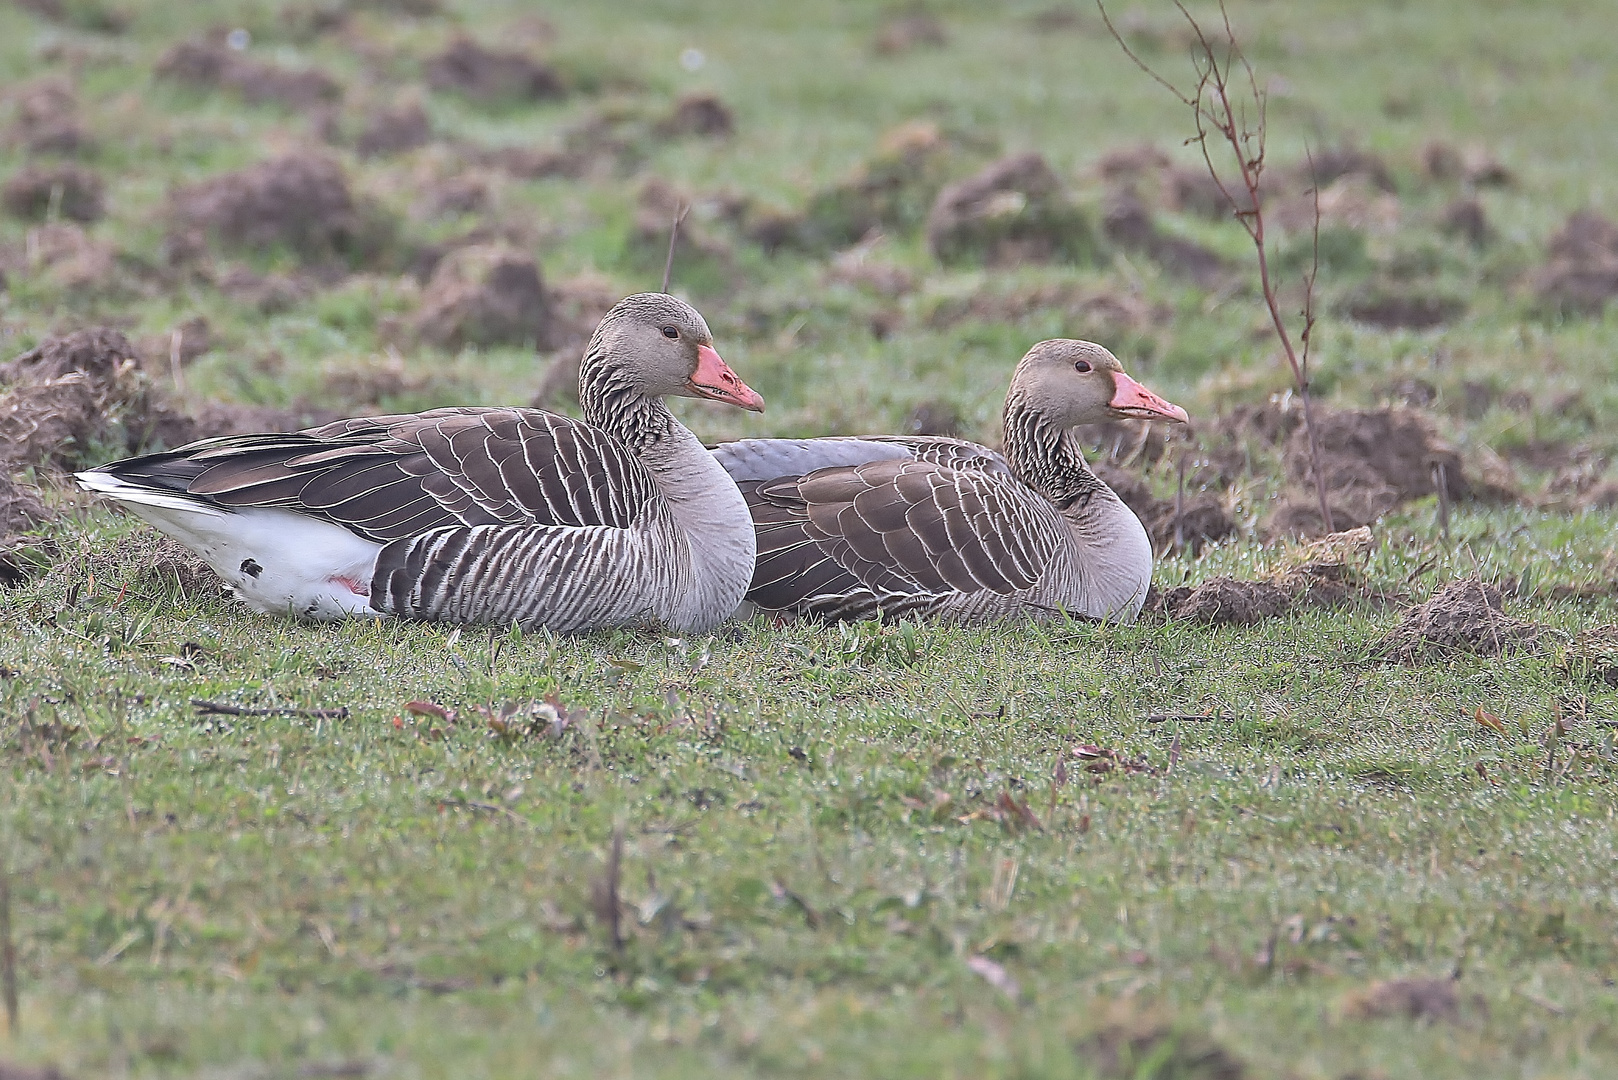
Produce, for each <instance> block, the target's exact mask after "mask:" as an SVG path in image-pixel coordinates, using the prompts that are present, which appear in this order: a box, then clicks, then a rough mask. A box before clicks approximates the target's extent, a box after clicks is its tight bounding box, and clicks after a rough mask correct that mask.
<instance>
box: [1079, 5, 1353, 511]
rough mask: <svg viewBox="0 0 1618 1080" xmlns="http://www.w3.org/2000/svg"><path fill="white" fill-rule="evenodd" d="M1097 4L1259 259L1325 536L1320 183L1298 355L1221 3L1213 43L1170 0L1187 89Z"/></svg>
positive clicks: (1254, 103) (1250, 76) (1262, 100)
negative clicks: (1187, 56) (1314, 368)
mask: <svg viewBox="0 0 1618 1080" xmlns="http://www.w3.org/2000/svg"><path fill="white" fill-rule="evenodd" d="M1096 6H1097V7H1098V8H1099V9H1100V10H1101V18H1102V21H1103V22H1104V23H1106V26H1107V31H1108V33H1110V34H1111V35H1112V38H1113V40H1114V41H1116V42H1117V43H1118V47H1119V48H1121V49H1122V50H1123V51H1124V55H1126V56H1128V57H1129V59H1130V60H1132V61H1133V62H1134V64H1135V66H1136V67H1138V68H1140V69H1141V70H1142V71H1143V72H1145V73H1146V74H1147V75H1148V76H1150V77H1151V78H1152V79H1153V80H1154V81H1155V82H1157V83H1158V84H1159V85H1160V86H1162V87H1163V88H1164V89H1166V90H1168V91H1169V93H1171V94H1173V95H1174V96H1175V97H1176V98H1177V99H1179V101H1180V102H1181V103H1182V104H1184V105H1185V106H1186V107H1187V108H1188V109H1190V110H1191V117H1192V122H1193V123H1194V124H1195V125H1196V134H1195V135H1194V136H1192V137H1191V138H1190V139H1188V140H1186V141H1187V142H1191V143H1195V144H1196V145H1197V148H1198V149H1199V150H1200V151H1201V152H1202V162H1203V165H1204V166H1205V167H1206V168H1207V170H1208V175H1209V177H1210V178H1212V180H1213V182H1214V184H1215V186H1217V187H1218V188H1219V193H1220V195H1222V196H1223V197H1224V199H1225V202H1226V203H1227V204H1228V205H1229V206H1230V208H1231V212H1232V215H1233V216H1234V217H1235V218H1236V220H1237V221H1238V222H1239V223H1240V224H1241V226H1242V228H1243V229H1244V230H1245V231H1246V232H1247V236H1248V239H1250V240H1251V241H1252V242H1253V250H1254V252H1255V253H1256V254H1257V256H1258V276H1259V286H1260V290H1261V292H1262V293H1263V295H1264V304H1265V307H1266V308H1268V309H1269V313H1270V323H1271V325H1272V326H1273V327H1274V328H1275V336H1276V338H1277V340H1278V341H1279V342H1280V343H1281V351H1282V353H1283V354H1284V355H1285V357H1286V361H1287V367H1288V368H1289V369H1290V370H1291V373H1292V384H1293V387H1294V389H1295V390H1296V391H1297V394H1298V397H1299V399H1300V400H1301V401H1302V402H1303V425H1304V430H1305V433H1306V434H1307V436H1308V440H1309V458H1310V464H1311V466H1312V467H1313V471H1314V474H1315V495H1316V497H1317V498H1318V499H1319V501H1320V517H1321V522H1322V524H1324V525H1325V527H1326V531H1327V532H1332V531H1334V523H1333V522H1332V515H1331V505H1330V503H1329V502H1328V500H1327V498H1326V479H1325V475H1324V473H1323V472H1322V470H1321V467H1320V446H1319V442H1318V440H1317V438H1316V435H1315V424H1314V407H1313V402H1312V399H1311V396H1310V393H1309V339H1310V336H1311V332H1312V331H1313V329H1314V290H1315V275H1316V274H1317V273H1318V271H1319V268H1320V193H1319V190H1318V188H1319V185H1318V184H1316V185H1315V187H1316V191H1315V193H1314V197H1315V208H1314V212H1315V219H1314V228H1315V236H1314V245H1315V247H1314V266H1313V267H1312V268H1311V270H1310V272H1309V273H1308V275H1306V276H1305V278H1304V308H1303V313H1302V314H1303V320H1304V325H1303V333H1302V335H1301V343H1302V345H1303V349H1302V351H1301V353H1300V351H1299V350H1298V349H1297V348H1296V347H1295V346H1294V345H1293V341H1292V334H1291V332H1290V331H1289V330H1288V328H1287V321H1286V318H1285V317H1284V316H1283V315H1282V314H1281V300H1280V296H1279V293H1278V291H1277V289H1276V285H1275V279H1274V277H1273V275H1272V274H1271V273H1270V261H1269V250H1268V241H1267V238H1266V236H1265V221H1264V199H1263V195H1262V193H1261V191H1260V185H1259V180H1260V178H1261V177H1262V176H1263V173H1264V165H1265V148H1266V147H1265V140H1266V138H1267V135H1268V125H1267V119H1268V114H1267V108H1268V106H1267V99H1266V96H1265V94H1264V92H1263V91H1262V90H1260V89H1259V86H1258V76H1257V74H1256V73H1255V72H1254V71H1253V65H1252V64H1250V63H1249V62H1248V60H1247V56H1246V55H1245V54H1244V53H1243V52H1242V47H1241V43H1240V42H1239V41H1237V39H1236V31H1235V30H1234V29H1233V28H1232V27H1231V25H1230V13H1229V12H1228V11H1226V10H1225V4H1224V0H1220V3H1219V15H1220V22H1221V30H1222V31H1223V40H1221V41H1218V42H1217V43H1216V42H1215V41H1213V40H1210V38H1209V37H1208V34H1207V32H1206V31H1204V29H1203V27H1202V24H1201V23H1199V22H1198V21H1197V19H1196V18H1195V16H1193V15H1192V14H1191V12H1189V11H1188V10H1186V7H1185V5H1184V3H1182V2H1181V0H1174V6H1175V8H1176V9H1177V10H1178V11H1179V12H1180V15H1181V16H1182V17H1183V18H1184V19H1185V21H1186V23H1187V24H1188V25H1189V26H1190V27H1191V31H1192V33H1193V34H1194V35H1195V36H1196V44H1195V45H1194V46H1193V47H1192V50H1191V63H1192V67H1193V69H1194V70H1195V71H1196V76H1197V78H1196V83H1195V85H1194V86H1193V87H1192V89H1191V90H1189V91H1186V90H1182V89H1180V88H1179V87H1178V86H1176V85H1174V84H1173V83H1172V82H1170V81H1169V80H1168V79H1166V78H1164V77H1163V76H1162V75H1161V74H1159V73H1158V72H1157V71H1155V70H1153V69H1152V67H1151V65H1149V64H1147V63H1146V61H1144V60H1142V59H1141V58H1140V56H1139V55H1138V54H1136V52H1135V51H1134V50H1133V49H1131V48H1130V47H1129V42H1128V41H1126V40H1125V39H1124V36H1123V35H1122V34H1121V33H1119V32H1118V28H1117V27H1116V26H1114V25H1113V23H1112V17H1111V16H1110V15H1109V14H1108V13H1107V7H1106V4H1105V3H1104V2H1103V0H1096ZM1238 68H1239V69H1240V75H1239V76H1238V77H1239V78H1241V79H1242V81H1244V82H1245V83H1246V84H1247V85H1246V88H1245V90H1240V91H1237V95H1238V96H1239V97H1240V99H1241V100H1240V102H1239V103H1238V102H1237V101H1236V100H1235V99H1233V97H1232V77H1233V75H1236V73H1237V69H1238ZM1210 136H1212V137H1213V142H1214V143H1219V142H1223V143H1224V144H1225V145H1226V146H1227V147H1228V148H1229V150H1230V153H1231V156H1232V157H1233V159H1234V161H1235V171H1236V175H1235V176H1234V177H1232V176H1230V173H1229V171H1228V169H1226V170H1221V168H1220V167H1219V166H1218V165H1217V164H1216V163H1215V162H1214V150H1213V146H1212V145H1210ZM1313 172H1314V160H1313V158H1312V157H1311V158H1310V173H1311V176H1312V175H1313ZM1233 189H1235V191H1240V192H1242V193H1243V196H1244V198H1243V197H1238V195H1237V194H1236V193H1235V191H1233ZM1244 199H1245V201H1244Z"/></svg>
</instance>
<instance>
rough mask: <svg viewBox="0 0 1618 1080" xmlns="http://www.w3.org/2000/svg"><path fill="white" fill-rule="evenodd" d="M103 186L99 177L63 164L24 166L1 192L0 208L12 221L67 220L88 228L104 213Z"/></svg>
mask: <svg viewBox="0 0 1618 1080" xmlns="http://www.w3.org/2000/svg"><path fill="white" fill-rule="evenodd" d="M105 196H106V185H105V184H104V183H103V182H102V180H101V177H100V176H98V175H97V174H95V173H94V172H91V171H90V170H89V169H86V168H84V167H83V166H82V165H73V164H69V163H66V162H63V163H61V164H56V165H25V166H23V167H22V168H21V169H18V170H17V171H16V172H15V173H13V174H12V175H11V178H10V179H9V180H7V181H6V186H5V188H4V189H3V190H0V204H3V205H4V206H5V208H6V213H8V214H10V215H12V216H13V217H19V218H23V219H25V220H30V221H46V220H53V219H55V218H59V217H60V218H67V219H69V220H72V221H79V222H84V223H86V224H88V223H89V222H92V221H99V220H100V218H101V215H102V213H103V212H104V211H105V209H106V207H105Z"/></svg>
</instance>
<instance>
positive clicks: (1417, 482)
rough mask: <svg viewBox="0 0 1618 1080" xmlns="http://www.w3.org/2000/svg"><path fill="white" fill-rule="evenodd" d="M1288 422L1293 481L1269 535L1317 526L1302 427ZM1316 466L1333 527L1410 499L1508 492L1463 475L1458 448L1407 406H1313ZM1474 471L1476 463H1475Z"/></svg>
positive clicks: (1361, 521) (1367, 519) (1362, 520)
mask: <svg viewBox="0 0 1618 1080" xmlns="http://www.w3.org/2000/svg"><path fill="white" fill-rule="evenodd" d="M1294 425H1295V426H1293V427H1292V429H1291V433H1290V435H1288V437H1287V440H1286V444H1285V457H1286V468H1287V475H1288V477H1289V478H1290V479H1291V480H1292V482H1293V483H1294V484H1295V485H1296V490H1295V492H1294V493H1293V494H1291V495H1289V496H1287V497H1285V498H1283V500H1282V501H1281V502H1280V503H1279V504H1278V505H1277V507H1276V509H1275V511H1274V512H1273V513H1272V515H1271V518H1270V521H1269V523H1268V525H1267V531H1268V532H1270V533H1271V534H1282V533H1309V532H1318V531H1320V522H1319V517H1318V509H1317V508H1316V506H1315V505H1314V504H1315V501H1316V500H1315V499H1314V497H1313V492H1314V471H1313V467H1312V464H1311V457H1310V453H1309V438H1308V433H1307V432H1306V431H1305V430H1304V427H1303V425H1302V423H1301V422H1298V421H1297V420H1294ZM1315 434H1316V438H1317V440H1318V442H1319V444H1320V455H1321V463H1322V473H1323V475H1324V477H1325V481H1326V491H1327V501H1328V502H1329V503H1330V504H1331V507H1332V523H1333V524H1334V525H1335V526H1336V527H1337V528H1339V529H1345V528H1352V527H1354V526H1359V525H1369V524H1370V523H1371V522H1373V521H1375V520H1376V519H1377V518H1378V517H1380V516H1381V515H1383V514H1385V513H1387V512H1388V511H1389V510H1392V509H1393V508H1394V507H1396V506H1398V505H1399V504H1401V503H1404V502H1407V501H1409V500H1411V499H1419V498H1422V497H1423V496H1427V495H1433V494H1436V493H1437V492H1438V491H1439V489H1440V485H1442V488H1443V492H1444V495H1445V497H1446V498H1448V499H1449V500H1451V501H1458V500H1461V499H1465V498H1468V497H1478V498H1487V499H1502V498H1513V497H1515V495H1516V493H1515V492H1514V491H1510V490H1502V489H1501V483H1503V482H1504V481H1503V480H1502V481H1500V482H1485V478H1484V477H1483V476H1481V475H1480V476H1477V477H1473V476H1469V475H1468V470H1467V469H1466V467H1465V465H1464V464H1463V462H1462V459H1461V455H1460V453H1459V452H1458V451H1457V450H1456V449H1455V448H1454V447H1453V446H1452V445H1450V444H1449V442H1448V441H1446V440H1445V439H1444V438H1443V436H1442V435H1440V434H1439V432H1438V429H1437V426H1436V425H1435V424H1434V423H1433V421H1432V419H1431V418H1430V417H1428V416H1427V415H1426V414H1425V413H1420V412H1417V411H1416V410H1414V409H1404V408H1397V407H1394V408H1386V409H1326V408H1321V407H1319V406H1317V407H1316V409H1315ZM1479 471H1480V472H1481V470H1479Z"/></svg>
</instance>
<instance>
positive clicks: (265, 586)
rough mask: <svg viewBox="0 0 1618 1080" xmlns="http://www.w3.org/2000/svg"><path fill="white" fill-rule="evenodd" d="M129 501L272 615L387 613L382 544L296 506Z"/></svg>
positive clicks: (241, 595) (329, 616)
mask: <svg viewBox="0 0 1618 1080" xmlns="http://www.w3.org/2000/svg"><path fill="white" fill-rule="evenodd" d="M124 505H125V506H126V507H127V508H128V509H129V510H130V511H131V512H132V513H134V514H137V515H139V516H140V517H141V518H143V519H144V520H146V521H149V522H151V524H153V525H154V526H156V527H157V528H158V529H160V530H162V531H163V532H165V533H167V534H168V535H169V536H172V537H174V539H176V540H178V541H179V542H180V543H182V544H184V545H185V546H186V547H188V548H190V549H191V550H192V551H195V552H196V553H197V554H198V555H200V556H202V559H203V561H204V562H206V563H207V564H208V565H209V566H210V567H212V568H213V571H214V573H216V574H218V575H219V576H220V577H222V578H224V579H225V581H226V583H227V584H229V585H230V587H231V591H233V592H234V593H235V594H236V595H237V596H238V597H239V598H241V600H242V601H243V602H245V603H246V604H247V606H248V607H250V608H252V609H253V610H254V611H259V612H263V613H264V614H266V615H298V616H302V617H303V618H306V619H340V618H343V617H344V616H348V615H370V616H380V615H381V612H379V611H376V610H375V609H374V608H372V607H371V606H370V588H371V571H372V569H373V568H374V567H375V565H376V556H377V552H379V551H381V550H382V546H381V545H380V544H376V543H373V542H371V541H370V540H366V539H364V538H362V537H359V536H355V535H354V534H353V533H351V532H349V531H348V530H347V529H344V528H342V527H340V526H337V525H332V524H329V523H328V522H324V521H319V520H316V519H315V518H311V517H305V516H304V515H302V514H294V513H293V512H292V511H290V510H275V509H270V508H265V507H245V508H243V509H241V510H238V511H235V512H234V513H218V512H212V511H210V510H206V509H205V510H200V511H194V510H183V509H177V508H172V507H166V506H152V505H149V504H143V503H139V502H134V501H126V502H124Z"/></svg>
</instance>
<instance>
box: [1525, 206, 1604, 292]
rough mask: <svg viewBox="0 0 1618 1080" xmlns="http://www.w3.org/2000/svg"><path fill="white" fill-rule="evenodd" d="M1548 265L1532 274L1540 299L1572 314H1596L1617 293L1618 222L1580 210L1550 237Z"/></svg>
mask: <svg viewBox="0 0 1618 1080" xmlns="http://www.w3.org/2000/svg"><path fill="white" fill-rule="evenodd" d="M1546 254H1547V259H1546V261H1545V265H1544V266H1542V267H1540V268H1539V269H1538V270H1537V271H1535V272H1534V274H1533V275H1532V276H1531V278H1530V284H1531V286H1532V288H1533V290H1534V292H1535V294H1536V295H1537V296H1538V297H1539V300H1540V303H1541V304H1543V305H1544V306H1545V307H1547V308H1549V309H1551V310H1552V311H1556V312H1560V313H1562V314H1569V315H1596V314H1599V313H1600V312H1601V310H1602V309H1603V308H1604V307H1606V306H1607V302H1608V301H1610V300H1612V299H1613V298H1614V297H1618V224H1615V223H1614V222H1612V221H1611V220H1610V219H1608V218H1605V217H1602V216H1601V215H1600V214H1598V213H1596V212H1595V211H1594V210H1580V211H1579V212H1577V213H1575V214H1573V215H1572V216H1571V217H1569V218H1568V219H1567V222H1566V223H1565V224H1564V225H1563V226H1562V228H1561V229H1560V230H1559V231H1558V232H1557V233H1556V235H1555V236H1553V237H1551V242H1550V244H1549V247H1548V250H1547V253H1546Z"/></svg>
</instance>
